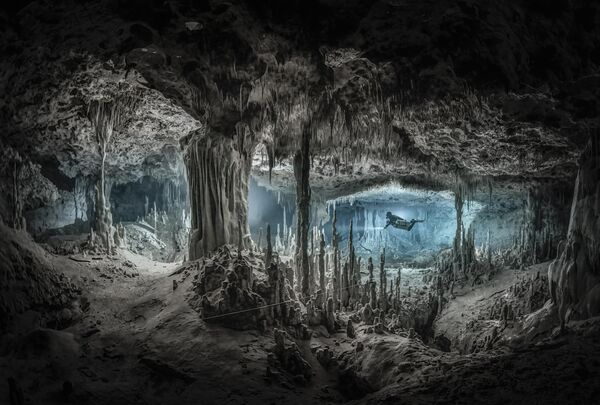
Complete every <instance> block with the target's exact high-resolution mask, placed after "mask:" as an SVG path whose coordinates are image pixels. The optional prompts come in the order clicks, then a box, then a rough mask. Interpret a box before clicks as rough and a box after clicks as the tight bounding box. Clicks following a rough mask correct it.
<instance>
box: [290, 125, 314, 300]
mask: <svg viewBox="0 0 600 405" xmlns="http://www.w3.org/2000/svg"><path fill="white" fill-rule="evenodd" d="M310 135H311V133H310V128H309V127H305V128H304V129H303V131H302V143H301V145H300V150H298V151H297V152H296V155H295V156H294V177H295V178H296V213H297V216H298V222H297V226H296V255H295V257H296V268H297V269H298V270H300V271H299V274H300V276H301V280H300V285H301V292H302V296H303V297H304V298H308V297H309V295H310V284H309V283H310V279H309V271H310V269H309V266H310V264H309V258H308V232H309V222H310V194H311V193H310V183H309V177H310Z"/></svg>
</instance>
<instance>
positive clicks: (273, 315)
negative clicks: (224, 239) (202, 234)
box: [192, 245, 303, 337]
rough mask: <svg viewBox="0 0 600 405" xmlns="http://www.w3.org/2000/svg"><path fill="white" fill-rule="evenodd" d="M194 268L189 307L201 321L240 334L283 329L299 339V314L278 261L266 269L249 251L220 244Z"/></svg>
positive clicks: (300, 330)
mask: <svg viewBox="0 0 600 405" xmlns="http://www.w3.org/2000/svg"><path fill="white" fill-rule="evenodd" d="M275 259H276V258H275ZM194 263H195V265H196V266H197V267H198V273H197V276H196V279H195V281H194V292H195V295H194V299H193V300H192V304H193V306H194V308H196V309H197V310H198V311H199V312H200V313H201V314H202V317H203V319H204V320H205V321H207V322H213V323H219V324H222V325H225V326H227V327H230V328H232V329H242V330H244V329H257V328H258V329H263V330H264V329H267V328H268V327H271V326H280V325H286V326H292V327H296V328H297V335H298V336H299V337H301V336H302V334H303V331H302V330H303V329H302V315H301V311H300V307H299V304H298V303H297V302H296V301H295V300H294V298H295V295H294V292H293V291H292V288H291V286H290V283H289V281H288V279H287V276H288V273H289V272H288V271H286V268H285V267H284V266H283V265H281V264H279V263H278V262H277V261H276V260H272V261H271V263H269V265H268V266H267V267H266V269H265V265H264V262H263V260H262V259H261V258H259V257H258V256H256V255H255V254H254V253H253V252H252V251H251V250H241V249H238V248H234V247H232V246H231V245H224V246H222V247H220V248H218V249H217V250H215V251H214V252H213V253H212V254H211V255H210V256H208V257H206V258H203V259H200V260H198V261H196V262H194Z"/></svg>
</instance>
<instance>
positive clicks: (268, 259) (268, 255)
mask: <svg viewBox="0 0 600 405" xmlns="http://www.w3.org/2000/svg"><path fill="white" fill-rule="evenodd" d="M272 258H273V246H271V224H267V250H266V252H265V269H268V268H269V267H270V266H271V260H272Z"/></svg>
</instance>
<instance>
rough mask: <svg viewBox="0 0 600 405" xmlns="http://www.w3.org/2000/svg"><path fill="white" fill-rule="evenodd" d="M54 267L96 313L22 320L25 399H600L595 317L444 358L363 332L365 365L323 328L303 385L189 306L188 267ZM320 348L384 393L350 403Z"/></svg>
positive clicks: (14, 352) (14, 362)
mask: <svg viewBox="0 0 600 405" xmlns="http://www.w3.org/2000/svg"><path fill="white" fill-rule="evenodd" d="M52 262H53V265H54V267H55V268H56V269H57V270H59V271H62V272H63V273H64V274H66V275H67V276H69V277H70V278H71V279H72V281H73V282H74V283H75V284H76V285H78V286H79V287H80V288H81V289H82V296H83V297H86V299H87V300H88V301H89V308H88V309H87V310H86V311H84V315H83V317H82V318H81V319H80V320H78V321H77V322H76V323H74V324H73V325H71V326H70V327H68V328H65V329H63V330H60V331H58V330H51V329H40V328H36V327H35V319H36V317H35V313H32V312H29V313H25V314H23V316H22V317H21V319H20V323H19V325H18V326H16V327H15V329H14V330H13V333H14V336H17V337H18V339H16V341H17V343H14V344H13V346H12V349H11V350H9V351H8V352H7V353H4V354H3V357H0V377H1V378H3V379H4V381H6V378H7V377H9V376H13V377H15V378H16V379H17V381H19V382H20V385H21V388H22V389H23V392H24V394H25V398H26V399H27V401H26V403H32V404H33V403H36V404H41V403H44V404H63V403H74V404H107V403H113V404H170V403H177V404H186V403H194V404H212V403H215V404H217V403H218V404H223V403H225V404H226V403H231V404H254V403H257V404H259V403H260V404H270V403H273V404H279V403H283V402H285V403H289V404H295V403H298V404H306V403H341V402H345V401H348V400H352V401H355V402H356V403H366V402H368V403H379V402H386V403H408V404H412V403H419V404H420V403H423V404H425V403H465V404H467V403H469V404H473V403H486V404H494V403H503V404H506V403H532V404H535V403H540V404H542V403H544V404H548V403H557V404H558V403H582V404H587V403H594V400H595V399H597V398H600V388H599V387H600V384H598V383H597V382H598V381H599V379H598V378H599V376H600V361H599V359H600V333H599V330H600V320H596V319H592V320H590V321H587V322H586V323H584V324H577V325H574V326H573V327H572V328H571V329H570V331H569V332H568V333H567V334H566V335H562V336H559V337H556V338H553V339H546V340H544V341H542V342H538V343H537V344H535V345H527V346H523V347H518V348H516V349H515V348H513V349H508V348H502V349H498V350H492V351H486V352H481V353H476V354H469V355H459V354H457V353H455V352H452V353H443V352H440V351H438V350H436V349H432V348H430V347H428V346H425V345H424V344H422V343H421V342H420V340H418V339H417V340H415V339H409V338H407V337H403V336H398V335H392V334H387V333H386V334H383V335H375V334H369V335H367V334H366V333H364V329H365V327H364V326H363V325H358V326H357V331H358V340H361V341H363V343H364V345H365V350H364V351H363V352H362V353H361V354H360V358H359V356H358V354H355V352H354V347H353V344H352V341H351V340H350V339H348V338H346V336H345V333H337V334H335V335H333V336H328V335H327V333H326V331H324V330H322V329H319V333H316V335H318V337H313V338H312V339H311V341H305V342H298V344H299V346H300V349H301V351H302V352H303V354H304V355H305V358H306V359H307V361H308V362H309V363H310V364H311V366H312V369H313V378H312V379H311V381H310V382H309V383H308V384H307V385H306V386H297V385H295V384H293V381H292V379H291V378H287V377H286V376H285V375H283V374H280V373H278V372H277V371H275V370H274V373H275V375H274V376H271V377H269V378H267V377H266V369H267V356H268V353H269V349H270V348H271V347H272V346H273V344H274V342H273V338H272V336H271V335H270V334H262V333H259V332H257V331H245V332H240V331H233V330H229V329H226V328H223V327H220V326H217V325H211V324H207V323H205V322H203V321H202V320H201V319H200V317H199V316H198V314H197V313H196V312H195V311H194V310H193V309H192V308H190V307H189V305H188V304H187V299H186V295H187V294H189V291H190V289H191V285H192V284H191V283H192V279H193V275H192V274H186V273H185V272H182V273H179V274H173V272H174V271H175V270H176V268H177V264H165V263H158V262H153V261H151V260H148V259H145V258H143V257H141V256H138V255H135V254H132V253H129V252H120V254H119V255H118V256H117V257H116V258H114V259H110V258H103V259H102V260H91V261H89V262H77V261H74V260H71V259H69V258H68V257H66V256H53V257H52ZM531 271H533V272H535V271H537V270H536V269H533V270H531ZM511 274H513V276H511ZM516 274H518V273H517V272H512V273H510V272H507V273H506V274H504V275H502V277H500V278H499V280H504V281H502V282H500V281H499V282H497V283H491V284H490V286H487V287H486V288H487V289H496V290H501V289H502V288H506V285H508V284H509V283H510V282H511V277H516ZM174 279H175V280H177V288H176V289H173V280H174ZM493 286H495V287H493ZM488 293H492V292H491V291H488ZM470 294H472V295H473V297H471V296H470ZM486 294H487V293H486ZM474 297H479V298H477V299H475V298H474ZM481 297H482V296H481V294H480V291H478V290H477V288H475V289H472V290H471V291H466V292H465V295H464V296H462V297H458V298H457V299H456V304H452V305H466V307H460V308H461V309H460V311H462V312H469V311H470V310H471V309H472V308H471V307H470V306H469V305H478V304H477V302H478V299H481ZM470 298H473V299H470ZM461 303H462V304H461ZM465 303H467V304H465ZM468 303H471V304H468ZM451 308H452V306H451ZM457 308H458V307H457ZM451 319H453V318H451ZM448 324H449V323H448ZM318 346H328V347H330V348H331V349H332V350H333V351H334V352H335V353H336V354H344V355H345V356H356V363H355V366H356V367H357V369H358V370H359V374H360V375H361V376H362V378H364V379H366V380H368V381H370V382H371V384H372V385H373V386H376V387H377V388H379V390H378V391H377V392H374V393H370V394H367V395H366V396H364V397H361V398H354V399H352V398H349V397H344V396H343V395H342V394H341V393H340V390H338V387H339V384H338V375H337V374H336V372H334V371H327V370H326V369H324V368H323V367H322V366H321V365H320V364H319V362H318V361H317V360H316V357H315V356H314V354H313V353H312V351H311V349H314V348H315V347H318ZM65 381H70V382H71V383H72V385H73V392H72V394H70V395H69V396H68V397H65V396H64V394H63V393H62V387H63V383H64V382H65ZM345 384H347V382H345ZM346 388H347V387H346ZM342 390H344V391H346V390H345V389H342ZM7 397H8V391H7V385H6V384H0V398H7Z"/></svg>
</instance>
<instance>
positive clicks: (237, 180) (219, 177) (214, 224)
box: [181, 129, 253, 260]
mask: <svg viewBox="0 0 600 405" xmlns="http://www.w3.org/2000/svg"><path fill="white" fill-rule="evenodd" d="M237 132H238V133H237V134H236V135H235V136H233V135H229V136H227V134H220V133H218V132H215V131H213V130H211V129H207V130H206V132H204V131H202V130H198V131H195V132H193V133H191V134H189V135H188V136H186V137H185V138H183V139H182V140H181V144H182V147H183V150H184V159H185V164H186V168H187V173H188V182H189V187H190V204H191V211H192V218H191V219H192V221H191V226H192V230H191V232H190V241H189V259H190V260H195V259H198V258H200V257H202V256H204V255H206V254H207V253H210V252H211V251H213V250H214V249H216V248H217V247H219V246H223V245H225V244H228V243H229V244H237V242H238V240H239V239H240V238H241V240H242V247H243V248H247V247H248V245H249V234H250V230H249V228H248V202H247V197H248V178H249V176H250V168H251V165H252V149H253V142H252V139H251V135H250V134H249V131H248V130H247V129H241V130H240V131H237Z"/></svg>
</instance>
